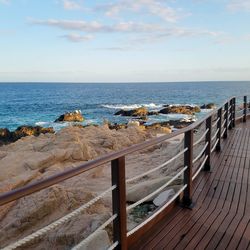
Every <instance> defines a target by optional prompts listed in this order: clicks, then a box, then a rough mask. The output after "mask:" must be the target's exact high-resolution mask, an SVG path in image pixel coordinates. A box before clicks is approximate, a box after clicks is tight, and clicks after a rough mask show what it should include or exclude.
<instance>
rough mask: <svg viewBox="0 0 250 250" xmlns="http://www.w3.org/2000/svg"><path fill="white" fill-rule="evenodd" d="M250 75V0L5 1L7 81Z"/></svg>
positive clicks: (3, 75)
mask: <svg viewBox="0 0 250 250" xmlns="http://www.w3.org/2000/svg"><path fill="white" fill-rule="evenodd" d="M229 80H230V81H239V80H250V0H112V1H111V0H108V1H106V0H99V1H95V0H42V1H40V0H0V82H6V81H8V82H11V81H15V82H26V81H28V82H35V81H38V82H42V81H51V82H172V81H229Z"/></svg>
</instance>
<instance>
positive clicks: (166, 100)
mask: <svg viewBox="0 0 250 250" xmlns="http://www.w3.org/2000/svg"><path fill="white" fill-rule="evenodd" d="M247 93H249V94H250V81H248V82H246V81H245V82H173V83H171V82H167V83H153V82H152V83H49V82H48V83H3V82H2V83H0V128H8V129H9V130H14V129H16V128H17V127H19V126H22V125H32V126H35V125H38V126H43V127H53V128H54V129H55V130H56V131H58V130H60V129H61V128H63V127H65V126H69V125H72V124H70V123H55V122H54V121H55V119H56V118H57V117H59V116H60V115H61V114H63V113H65V112H71V111H74V110H81V112H82V114H83V116H84V118H85V120H84V122H82V124H83V125H89V124H98V125H100V124H103V123H104V122H106V121H109V122H111V123H125V122H128V121H129V119H131V117H121V116H115V115H114V113H115V112H116V111H118V110H120V109H134V108H138V107H142V106H144V107H147V108H148V109H149V110H160V109H161V108H162V107H163V105H166V104H173V105H175V104H189V105H203V104H207V103H215V104H216V105H220V104H221V103H223V102H224V101H225V100H226V99H227V98H229V97H230V96H243V95H246V94H247ZM207 112H209V110H203V111H202V112H201V113H199V114H196V116H195V117H193V118H195V119H199V118H200V117H202V116H203V115H205V114H206V113H207ZM180 118H190V117H188V116H185V115H177V114H170V115H158V116H150V117H149V119H148V121H147V123H154V122H161V121H167V120H172V119H180Z"/></svg>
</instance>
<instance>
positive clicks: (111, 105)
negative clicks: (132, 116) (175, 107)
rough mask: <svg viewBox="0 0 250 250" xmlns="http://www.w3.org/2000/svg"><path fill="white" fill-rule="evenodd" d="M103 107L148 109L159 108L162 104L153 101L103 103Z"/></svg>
mask: <svg viewBox="0 0 250 250" xmlns="http://www.w3.org/2000/svg"><path fill="white" fill-rule="evenodd" d="M102 107H104V108H108V109H123V110H129V109H136V108H141V107H145V108H150V109H159V108H162V107H163V104H155V103H149V104H127V105H125V104H110V105H109V104H104V105H102Z"/></svg>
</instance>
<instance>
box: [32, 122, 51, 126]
mask: <svg viewBox="0 0 250 250" xmlns="http://www.w3.org/2000/svg"><path fill="white" fill-rule="evenodd" d="M48 124H49V122H36V123H35V125H36V126H44V125H48Z"/></svg>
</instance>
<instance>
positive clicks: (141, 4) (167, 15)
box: [95, 0, 187, 22]
mask: <svg viewBox="0 0 250 250" xmlns="http://www.w3.org/2000/svg"><path fill="white" fill-rule="evenodd" d="M95 10H96V11H104V12H105V14H106V15H107V16H115V15H118V14H121V12H122V11H132V12H142V13H143V14H151V15H154V16H158V17H160V18H161V19H163V20H165V21H167V22H176V21H177V20H178V19H180V18H181V17H183V16H185V15H187V14H185V15H184V13H182V11H181V10H179V9H178V10H177V9H174V8H172V7H170V6H168V5H166V3H164V1H159V0H137V1H133V0H120V1H118V2H116V3H108V4H102V5H99V6H97V7H96V8H95Z"/></svg>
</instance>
